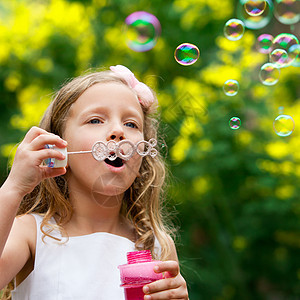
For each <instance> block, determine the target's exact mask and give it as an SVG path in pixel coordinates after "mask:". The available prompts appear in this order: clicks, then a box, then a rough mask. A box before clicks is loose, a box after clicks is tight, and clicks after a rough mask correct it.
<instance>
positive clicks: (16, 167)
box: [7, 127, 67, 196]
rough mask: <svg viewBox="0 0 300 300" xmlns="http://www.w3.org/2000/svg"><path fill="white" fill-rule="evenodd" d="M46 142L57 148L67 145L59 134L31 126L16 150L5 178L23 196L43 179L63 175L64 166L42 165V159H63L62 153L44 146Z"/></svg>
mask: <svg viewBox="0 0 300 300" xmlns="http://www.w3.org/2000/svg"><path fill="white" fill-rule="evenodd" d="M47 144H52V145H55V146H56V147H58V148H65V147H66V146H67V143H66V142H65V141H64V140H63V139H61V138H60V137H59V136H57V135H55V134H52V133H48V132H47V131H45V130H43V129H41V128H38V127H32V128H31V129H30V130H29V131H28V132H27V134H26V135H25V137H24V139H23V141H22V142H21V143H20V145H19V147H18V149H17V151H16V155H15V158H14V163H13V166H12V168H11V171H10V174H9V176H8V179H7V180H9V181H10V183H11V184H10V185H12V186H14V188H15V189H16V190H17V191H19V193H20V194H21V195H23V196H24V195H26V194H28V193H30V192H31V191H32V190H33V189H34V188H35V186H36V185H37V184H39V182H40V181H42V180H43V179H45V178H49V177H55V176H59V175H63V174H65V172H66V169H65V168H58V169H52V168H48V167H46V166H44V165H43V161H44V160H45V159H48V158H55V159H58V160H64V159H65V156H64V154H63V153H61V152H59V151H57V150H54V149H50V148H48V149H47V148H45V146H46V145H47Z"/></svg>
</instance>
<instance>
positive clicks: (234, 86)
mask: <svg viewBox="0 0 300 300" xmlns="http://www.w3.org/2000/svg"><path fill="white" fill-rule="evenodd" d="M238 90H239V83H238V82H237V81H236V80H234V79H229V80H227V81H226V82H225V83H224V85H223V91H224V93H225V95H227V96H235V95H236V94H237V93H238Z"/></svg>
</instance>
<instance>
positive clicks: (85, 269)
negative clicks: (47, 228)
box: [12, 214, 161, 300]
mask: <svg viewBox="0 0 300 300" xmlns="http://www.w3.org/2000/svg"><path fill="white" fill-rule="evenodd" d="M33 215H34V217H35V220H36V225H37V240H36V253H35V262H34V270H33V271H32V272H31V273H30V274H29V275H28V277H27V278H26V279H25V280H24V281H23V282H22V283H21V284H20V285H18V286H17V287H16V288H15V289H14V290H13V291H12V300H82V299H89V300H94V299H95V300H96V299H97V300H98V299H99V300H102V299H103V300H108V299H109V300H122V299H125V297H124V291H123V288H121V287H120V273H119V269H118V266H119V265H122V264H126V263H127V259H126V253H127V252H129V251H135V250H136V249H135V245H134V243H133V242H132V241H130V240H129V239H127V238H124V237H121V236H118V235H114V234H110V233H106V232H96V233H92V234H88V235H83V236H75V237H69V239H68V241H67V242H66V243H61V242H58V241H55V240H54V239H52V238H49V237H45V239H44V241H45V243H44V242H43V241H42V236H43V233H42V232H41V230H40V224H41V222H42V219H43V217H42V216H40V215H37V214H33ZM51 235H53V236H55V237H59V238H62V237H61V235H60V233H59V232H55V233H51ZM155 251H156V253H158V254H160V252H161V247H160V245H159V243H158V241H157V239H156V241H155Z"/></svg>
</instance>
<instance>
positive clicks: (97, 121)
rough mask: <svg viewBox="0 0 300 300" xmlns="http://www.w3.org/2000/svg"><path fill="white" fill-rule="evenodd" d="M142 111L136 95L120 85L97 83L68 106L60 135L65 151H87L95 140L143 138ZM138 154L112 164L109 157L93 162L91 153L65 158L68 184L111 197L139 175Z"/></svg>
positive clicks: (140, 160) (134, 139)
mask: <svg viewBox="0 0 300 300" xmlns="http://www.w3.org/2000/svg"><path fill="white" fill-rule="evenodd" d="M143 124H144V114H143V111H142V108H141V105H140V103H139V101H138V99H137V97H136V95H135V94H134V93H133V92H132V91H131V90H130V89H129V88H128V87H127V86H125V85H124V84H121V83H117V82H109V83H97V84H95V85H93V86H91V87H90V88H88V89H87V90H86V91H85V92H84V93H83V94H82V95H81V96H80V97H79V98H78V99H77V101H76V102H75V103H74V104H73V105H72V107H71V109H70V113H69V117H68V119H67V121H66V127H65V128H66V129H65V132H64V136H63V138H64V139H65V140H66V141H67V142H68V151H82V150H91V149H92V146H93V144H94V143H95V142H97V141H102V142H107V141H110V140H114V141H116V142H119V141H121V140H125V139H127V140H130V141H131V142H133V143H134V144H136V143H137V142H138V141H140V140H143V139H144V134H143V130H144V128H143ZM141 162H142V157H141V156H139V155H137V154H135V155H134V156H133V157H132V158H130V159H129V160H128V161H124V160H123V161H122V163H121V164H120V165H121V166H120V165H117V166H113V165H112V164H111V163H110V161H109V160H105V161H97V160H95V159H94V158H93V156H92V154H90V153H88V154H74V155H69V157H68V166H69V167H68V173H67V178H68V182H69V187H71V186H72V184H73V183H74V184H73V187H76V189H78V188H79V189H80V190H82V191H84V190H86V191H89V192H92V193H94V192H95V193H98V194H99V195H106V196H113V195H119V194H122V193H123V192H124V191H125V190H127V189H128V188H129V187H130V186H131V184H132V183H133V181H134V179H135V178H136V177H137V176H138V174H139V169H140V166H141Z"/></svg>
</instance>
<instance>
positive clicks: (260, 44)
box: [256, 33, 274, 54]
mask: <svg viewBox="0 0 300 300" xmlns="http://www.w3.org/2000/svg"><path fill="white" fill-rule="evenodd" d="M273 39H274V37H273V35H271V34H267V33H263V34H261V35H260V36H259V37H258V38H257V41H256V48H257V50H258V51H259V52H260V53H263V54H268V53H270V52H271V51H272V45H273Z"/></svg>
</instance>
